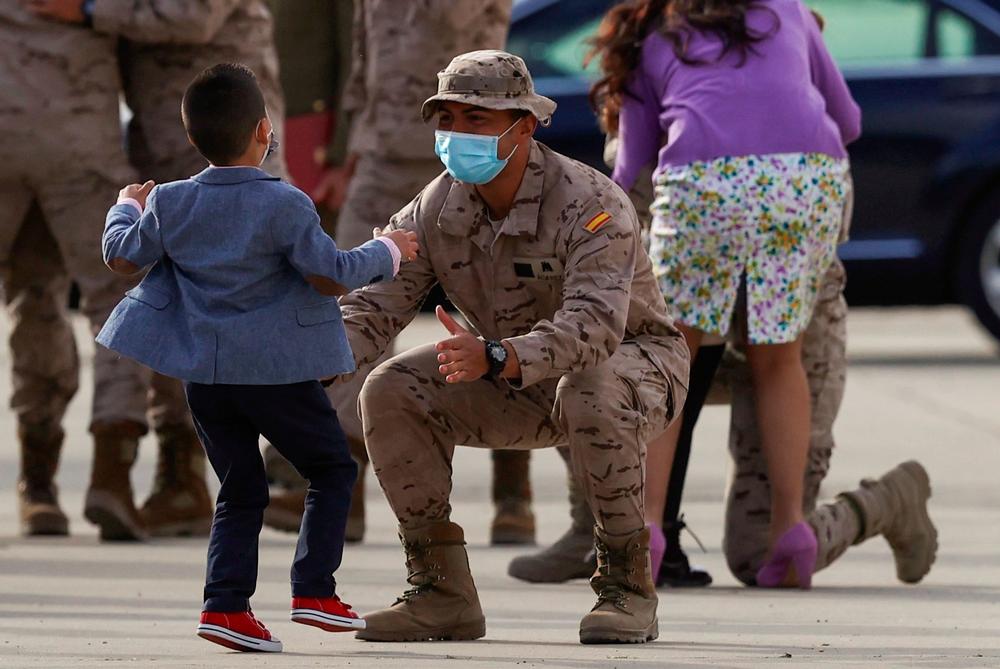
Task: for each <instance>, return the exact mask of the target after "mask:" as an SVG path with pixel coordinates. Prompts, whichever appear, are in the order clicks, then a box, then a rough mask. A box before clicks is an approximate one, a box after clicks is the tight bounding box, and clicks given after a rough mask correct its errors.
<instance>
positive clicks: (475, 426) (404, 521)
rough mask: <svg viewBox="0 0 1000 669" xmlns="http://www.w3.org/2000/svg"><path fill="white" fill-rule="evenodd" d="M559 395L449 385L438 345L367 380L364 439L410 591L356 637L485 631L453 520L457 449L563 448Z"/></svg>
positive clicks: (549, 388) (544, 389) (413, 637)
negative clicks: (393, 523) (556, 406)
mask: <svg viewBox="0 0 1000 669" xmlns="http://www.w3.org/2000/svg"><path fill="white" fill-rule="evenodd" d="M414 386H417V387H419V391H417V390H415V389H414ZM553 398H554V384H551V383H550V384H540V385H538V386H533V387H531V388H527V389H525V390H523V391H519V392H511V391H510V390H509V389H508V388H506V385H505V384H504V383H503V382H498V383H495V382H491V381H486V380H481V381H475V382H472V383H461V384H447V383H445V381H444V379H443V378H442V376H441V374H440V373H439V372H438V362H437V351H436V350H435V349H434V345H433V344H429V345H425V346H419V347H417V348H414V349H412V350H410V351H407V352H405V353H402V354H400V355H398V356H396V357H394V358H392V359H391V360H389V361H388V362H386V363H383V364H382V365H380V366H379V367H378V368H376V369H375V371H373V372H372V373H371V374H370V375H369V376H368V379H367V381H366V382H365V385H364V389H363V390H362V393H361V407H362V416H363V419H364V427H365V440H366V442H367V445H368V450H369V453H370V455H371V461H372V466H373V467H374V469H375V475H376V476H377V477H378V480H379V483H380V484H381V486H382V489H383V491H384V492H385V495H386V499H387V500H388V502H389V506H390V507H392V510H393V513H394V514H395V515H396V518H397V520H398V521H399V533H400V540H401V541H402V543H403V547H404V549H405V551H406V556H407V563H406V564H407V569H408V572H409V573H408V576H407V580H408V581H409V583H410V585H411V586H412V587H411V589H410V590H407V591H406V593H404V594H403V596H402V597H401V598H400V599H399V600H398V601H397V602H396V603H395V604H393V605H392V606H390V607H389V608H387V609H383V610H381V611H376V612H374V613H371V614H369V615H367V616H365V620H366V621H367V629H366V630H364V631H362V632H359V633H358V638H360V639H365V640H369V641H424V640H427V639H452V640H458V639H475V638H479V637H481V636H483V634H485V619H484V617H483V614H482V609H481V607H480V605H479V597H478V594H477V593H476V588H475V584H474V583H473V580H472V574H471V573H470V571H469V566H468V564H469V563H468V558H467V556H466V553H465V548H464V544H465V540H464V536H463V532H462V528H460V527H459V526H458V525H456V524H454V523H452V522H451V521H450V515H451V503H450V496H451V487H452V482H451V459H452V455H453V453H454V450H455V444H468V445H480V446H482V445H487V444H489V445H493V446H507V447H515V448H517V447H519V448H529V447H532V446H545V445H555V444H556V443H558V442H559V440H560V439H562V438H563V437H562V435H561V434H560V433H559V430H558V428H557V427H556V425H555V423H553V421H552V419H551V416H550V412H551V407H552V403H553ZM414 472H419V476H414Z"/></svg>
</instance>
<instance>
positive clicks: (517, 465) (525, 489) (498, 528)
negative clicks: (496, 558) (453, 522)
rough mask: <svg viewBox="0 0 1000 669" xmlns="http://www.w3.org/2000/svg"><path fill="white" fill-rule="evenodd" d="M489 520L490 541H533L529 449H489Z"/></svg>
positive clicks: (506, 542)
mask: <svg viewBox="0 0 1000 669" xmlns="http://www.w3.org/2000/svg"><path fill="white" fill-rule="evenodd" d="M492 460H493V486H492V488H493V508H494V516H493V523H492V524H491V525H490V543H491V544H493V545H504V544H516V545H523V544H533V543H535V514H534V513H533V512H532V511H531V451H507V450H495V451H493V458H492Z"/></svg>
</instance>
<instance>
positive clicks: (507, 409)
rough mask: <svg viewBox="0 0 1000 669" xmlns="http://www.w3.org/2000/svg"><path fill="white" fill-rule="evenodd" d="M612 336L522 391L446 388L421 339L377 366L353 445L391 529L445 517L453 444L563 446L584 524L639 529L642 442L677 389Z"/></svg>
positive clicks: (668, 409) (640, 348)
mask: <svg viewBox="0 0 1000 669" xmlns="http://www.w3.org/2000/svg"><path fill="white" fill-rule="evenodd" d="M644 347H645V344H644V343H641V342H637V341H626V342H623V343H622V345H621V346H620V347H619V349H618V350H617V351H616V352H615V354H614V355H613V356H612V357H611V358H610V359H609V360H608V361H607V362H605V363H604V364H602V365H599V366H597V367H594V368H591V369H589V370H585V371H582V372H575V373H572V374H567V375H565V376H563V377H562V378H561V379H552V380H546V381H543V382H542V383H539V384H536V385H534V386H530V387H528V388H525V389H523V390H514V389H512V388H510V387H509V386H508V385H507V384H506V383H505V382H503V381H498V382H494V381H488V380H479V381H474V382H471V383H459V384H447V383H445V382H444V379H443V377H442V376H441V374H440V373H439V372H438V370H437V367H438V362H437V352H436V351H435V350H434V346H433V344H427V345H424V346H419V347H417V348H414V349H412V350H410V351H407V352H406V353H402V354H400V355H397V356H395V357H394V358H392V359H390V360H389V361H387V362H385V363H383V364H381V365H380V366H379V367H378V368H376V369H375V370H374V371H373V372H372V373H371V374H370V375H369V376H368V378H367V380H366V381H365V384H364V388H363V389H362V392H361V400H360V402H361V414H362V420H363V423H364V432H365V441H366V443H367V446H368V453H369V456H370V457H371V462H372V465H373V467H374V469H375V474H376V476H377V477H378V480H379V483H380V484H381V486H382V489H383V491H384V492H385V495H386V498H387V499H388V501H389V505H390V506H391V507H392V510H393V512H394V513H395V514H396V518H397V519H398V521H399V524H400V526H402V527H404V528H411V529H412V528H417V527H420V526H422V525H424V524H426V523H429V522H432V521H440V520H446V519H448V518H449V515H450V513H451V505H450V496H451V487H452V481H451V477H452V469H451V461H452V456H453V453H454V450H455V446H456V445H458V444H462V445H467V446H477V447H484V448H499V449H516V450H525V449H533V448H543V447H550V446H557V445H561V444H568V446H569V451H570V455H571V458H570V459H571V466H572V469H573V472H574V475H575V477H576V479H577V480H578V481H579V482H580V483H581V484H582V486H583V488H584V492H585V494H586V496H587V499H588V502H589V504H590V506H591V509H593V511H594V516H595V521H596V523H597V525H598V526H600V527H601V528H602V529H603V530H604V531H605V532H607V533H609V534H613V535H627V534H631V533H633V532H636V531H639V530H640V529H642V527H643V524H644V522H643V515H642V507H643V482H644V480H645V457H646V443H647V441H648V440H649V439H650V438H651V437H654V436H656V435H658V434H660V433H661V432H662V431H663V430H664V429H666V426H667V424H668V423H669V421H670V420H671V419H672V418H673V417H674V416H675V415H677V414H678V412H679V411H680V408H681V406H682V405H683V402H684V398H685V396H686V394H687V389H686V385H687V384H686V380H687V370H678V372H676V373H679V374H680V373H682V374H683V378H675V377H669V378H668V377H666V376H665V375H664V374H663V373H662V372H660V371H659V370H658V369H657V368H656V367H655V366H654V365H653V364H652V363H650V362H649V360H648V358H647V357H646V353H644Z"/></svg>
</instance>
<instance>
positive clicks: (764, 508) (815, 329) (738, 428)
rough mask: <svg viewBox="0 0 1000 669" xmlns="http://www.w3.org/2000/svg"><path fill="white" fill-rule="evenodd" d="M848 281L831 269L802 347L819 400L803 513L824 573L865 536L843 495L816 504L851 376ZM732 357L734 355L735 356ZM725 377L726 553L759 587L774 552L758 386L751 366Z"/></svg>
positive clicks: (735, 569) (726, 367) (837, 267)
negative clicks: (756, 406) (756, 403)
mask: <svg viewBox="0 0 1000 669" xmlns="http://www.w3.org/2000/svg"><path fill="white" fill-rule="evenodd" d="M845 281H846V276H845V273H844V267H843V265H842V264H841V263H840V261H839V260H837V261H834V264H833V265H832V266H831V267H830V269H829V270H828V271H827V274H826V276H825V277H824V280H823V283H822V287H821V288H820V294H819V297H818V300H817V302H816V307H815V309H814V311H813V315H812V320H811V321H810V323H809V326H808V328H807V329H806V331H805V333H804V336H803V342H802V364H803V366H804V367H805V371H806V377H807V379H808V382H809V390H810V394H811V396H812V426H811V432H810V444H809V457H808V462H807V464H806V473H805V488H804V493H805V494H804V499H803V510H804V511H805V514H806V518H807V519H808V521H809V524H810V525H812V527H813V529H814V530H815V531H816V538H817V539H818V540H819V556H818V559H817V563H816V568H817V570H819V569H823V568H824V567H827V566H829V565H830V563H832V562H833V561H834V560H836V559H837V558H838V557H840V556H841V555H842V554H843V553H844V551H846V550H847V548H848V547H849V546H851V544H853V543H854V541H855V539H857V537H858V531H859V522H858V517H857V514H856V513H855V512H854V511H853V510H852V509H851V507H850V506H849V504H848V503H847V502H846V501H844V500H843V499H841V498H837V500H836V501H834V502H831V503H828V504H823V505H819V506H817V497H818V496H819V490H820V484H821V483H822V482H823V479H824V478H826V475H827V473H828V472H829V470H830V457H831V455H832V454H833V446H834V441H833V423H834V420H835V419H836V417H837V412H838V410H839V409H840V403H841V400H842V399H843V397H844V384H845V379H846V373H847V356H846V348H847V302H846V301H845V300H844V284H845ZM730 360H731V358H730ZM719 377H720V378H719V380H720V381H721V382H722V383H724V384H725V385H727V386H728V387H729V389H730V393H731V397H732V413H731V418H730V428H729V452H730V455H731V456H732V469H731V476H730V480H729V486H728V491H727V494H726V524H725V535H724V538H723V551H724V553H725V555H726V562H727V563H728V565H729V569H730V571H732V573H733V575H734V576H735V577H736V578H738V579H739V580H740V581H742V582H744V583H752V582H753V580H754V577H755V575H756V573H757V569H759V568H760V566H761V564H762V563H763V562H764V559H765V558H766V555H767V550H768V539H769V537H768V531H769V522H770V516H771V491H770V486H769V484H768V481H767V462H766V460H765V458H764V453H763V450H762V448H761V436H760V432H759V430H758V427H757V415H756V412H755V410H754V400H753V385H752V383H751V378H750V371H749V367H748V366H747V365H746V364H745V362H742V361H740V362H738V363H737V364H728V363H727V362H724V363H723V368H722V369H721V370H720V374H719Z"/></svg>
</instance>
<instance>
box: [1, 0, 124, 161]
mask: <svg viewBox="0 0 1000 669" xmlns="http://www.w3.org/2000/svg"><path fill="white" fill-rule="evenodd" d="M119 87H120V80H119V77H118V66H117V62H116V60H115V40H114V39H112V38H109V37H107V36H104V35H98V34H96V33H93V32H91V31H89V30H84V29H82V28H77V27H74V26H67V25H65V24H59V23H55V22H52V21H46V20H43V19H39V18H36V17H35V16H33V15H32V14H30V13H29V12H28V11H27V10H26V9H24V8H22V6H21V3H20V2H0V131H2V132H3V137H4V139H3V141H2V142H0V163H2V165H0V169H2V170H4V171H5V172H11V171H15V172H16V171H17V170H18V168H19V167H20V166H21V165H22V163H23V162H24V161H26V160H28V159H29V158H30V159H32V160H36V161H42V162H50V163H52V164H53V169H58V165H59V164H65V162H67V161H68V162H70V163H71V164H72V165H74V166H76V167H79V168H82V169H87V168H89V169H96V170H97V171H99V172H101V173H103V174H106V175H107V176H108V177H109V178H114V179H121V178H123V177H124V178H128V177H129V174H128V171H127V170H123V169H122V168H123V167H124V164H125V161H124V156H123V155H122V153H121V125H120V120H119V111H118V91H119ZM60 161H63V162H62V163H60Z"/></svg>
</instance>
